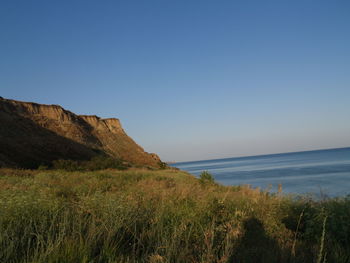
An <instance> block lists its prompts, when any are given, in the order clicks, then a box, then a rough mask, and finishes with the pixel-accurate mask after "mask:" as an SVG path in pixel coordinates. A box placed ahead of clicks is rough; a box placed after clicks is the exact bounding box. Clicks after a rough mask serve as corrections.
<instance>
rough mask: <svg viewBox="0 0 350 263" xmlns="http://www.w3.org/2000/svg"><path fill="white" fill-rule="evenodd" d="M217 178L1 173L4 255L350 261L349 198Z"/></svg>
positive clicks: (14, 258)
mask: <svg viewBox="0 0 350 263" xmlns="http://www.w3.org/2000/svg"><path fill="white" fill-rule="evenodd" d="M207 177H208V176H206V177H204V179H202V180H201V179H196V178H194V177H192V176H190V175H188V174H186V173H184V172H180V171H174V170H161V171H148V170H127V171H115V170H104V171H95V172H65V171H17V170H0V233H1V235H0V262H43V263H44V262H45V263H46V262H208V263H209V262H218V263H219V262H269V263H273V262H316V261H317V260H318V259H319V254H320V244H322V255H327V256H326V258H327V262H349V259H350V251H349V250H348V247H350V246H349V245H350V225H349V223H348V222H350V200H349V199H347V198H341V199H331V200H326V201H318V202H316V201H313V200H309V199H305V198H299V199H298V198H292V197H287V196H283V195H280V194H278V195H273V194H270V193H268V192H264V191H260V190H258V189H251V188H249V187H247V186H246V187H225V186H221V185H218V184H216V183H215V182H213V181H212V180H207V179H206V178H207ZM208 178H209V177H208ZM301 213H302V216H300V215H301ZM325 215H326V216H327V222H325V220H324V218H325ZM326 224H327V226H326ZM324 258H325V257H324V256H323V259H324Z"/></svg>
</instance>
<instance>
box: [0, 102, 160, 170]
mask: <svg viewBox="0 0 350 263" xmlns="http://www.w3.org/2000/svg"><path fill="white" fill-rule="evenodd" d="M0 123H1V126H0V166H16V167H25V168H36V167H38V166H39V165H40V164H49V163H51V162H52V161H54V160H58V159H72V160H89V159H91V158H92V157H94V156H97V155H107V156H110V157H113V158H117V159H121V160H123V161H126V162H129V163H132V164H134V165H140V166H152V167H157V166H159V163H160V159H159V157H158V156H157V155H156V154H150V153H147V152H145V151H144V150H143V149H142V148H141V147H140V146H139V145H137V144H136V143H135V142H134V141H133V140H132V139H131V138H130V137H129V136H128V135H127V134H126V133H125V131H124V130H123V128H122V126H121V123H120V121H119V120H118V119H115V118H110V119H101V118H99V117H97V116H94V115H93V116H87V115H76V114H74V113H72V112H70V111H68V110H65V109H64V108H62V107H61V106H58V105H44V104H38V103H32V102H22V101H16V100H9V99H4V98H1V97H0Z"/></svg>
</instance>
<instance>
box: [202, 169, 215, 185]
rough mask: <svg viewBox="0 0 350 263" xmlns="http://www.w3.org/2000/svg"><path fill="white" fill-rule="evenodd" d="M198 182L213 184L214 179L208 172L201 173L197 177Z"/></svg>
mask: <svg viewBox="0 0 350 263" xmlns="http://www.w3.org/2000/svg"><path fill="white" fill-rule="evenodd" d="M199 180H200V181H201V182H203V183H214V182H215V180H214V177H213V176H212V175H211V173H209V172H208V171H203V172H202V173H201V174H200V175H199Z"/></svg>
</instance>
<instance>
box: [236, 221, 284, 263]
mask: <svg viewBox="0 0 350 263" xmlns="http://www.w3.org/2000/svg"><path fill="white" fill-rule="evenodd" d="M243 227H244V235H243V236H242V238H241V239H240V241H239V244H238V246H237V247H236V249H235V251H234V252H233V255H232V257H231V258H230V260H229V262H237V263H275V262H276V263H277V262H289V260H290V259H289V258H288V259H287V260H286V259H283V256H284V255H283V252H282V249H281V248H280V246H279V244H278V242H277V241H276V240H274V239H273V238H271V237H270V236H269V235H268V234H267V233H266V231H265V229H264V226H263V224H262V222H261V221H260V220H258V219H257V218H254V217H251V218H249V219H247V220H246V221H245V222H244V225H243Z"/></svg>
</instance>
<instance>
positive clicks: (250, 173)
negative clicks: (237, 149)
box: [173, 148, 350, 196]
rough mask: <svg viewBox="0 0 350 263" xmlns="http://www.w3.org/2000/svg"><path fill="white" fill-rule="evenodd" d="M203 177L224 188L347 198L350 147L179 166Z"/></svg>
mask: <svg viewBox="0 0 350 263" xmlns="http://www.w3.org/2000/svg"><path fill="white" fill-rule="evenodd" d="M173 166H175V167H177V168H180V169H182V170H185V171H188V172H189V173H191V174H193V175H199V174H200V173H201V172H202V171H204V170H206V171H208V172H210V173H211V174H212V175H213V176H214V178H215V180H216V181H217V182H219V183H221V184H224V185H245V184H249V185H251V186H252V187H260V188H261V189H268V188H269V187H272V188H271V191H276V190H277V187H278V184H282V188H283V192H284V193H295V194H312V195H316V196H319V195H327V196H344V195H348V194H350V148H341V149H331V150H318V151H308V152H296V153H284V154H272V155H261V156H252V157H240V158H226V159H216V160H205V161H195V162H183V163H175V164H173Z"/></svg>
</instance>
